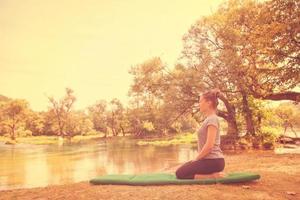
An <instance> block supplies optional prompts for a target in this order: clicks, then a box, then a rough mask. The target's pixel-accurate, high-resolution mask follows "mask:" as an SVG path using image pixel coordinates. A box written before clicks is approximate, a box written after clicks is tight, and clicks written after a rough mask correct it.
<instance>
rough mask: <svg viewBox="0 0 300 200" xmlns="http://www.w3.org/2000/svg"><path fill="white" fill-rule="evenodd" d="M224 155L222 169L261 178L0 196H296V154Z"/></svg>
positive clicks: (73, 187) (83, 186) (299, 178)
mask: <svg viewBox="0 0 300 200" xmlns="http://www.w3.org/2000/svg"><path fill="white" fill-rule="evenodd" d="M225 159H226V167H225V173H226V172H232V171H251V172H257V173H259V174H260V175H261V179H260V180H258V181H254V182H249V183H242V184H231V185H222V184H216V185H164V186H125V185H119V186H118V185H90V184H89V183H88V182H80V183H74V184H68V185H60V186H48V187H44V188H33V189H15V190H5V191H0V199H1V200H2V199H5V200H10V199H13V200H15V199H26V200H27V199H28V200H29V199H30V200H33V199H34V200H38V199H39V200H42V199H43V200H45V199H51V200H52V199H115V200H117V199H120V200H124V199H134V200H140V199H143V200H144V199H164V200H165V199H180V200H186V199H193V200H194V199H210V200H214V199H238V200H246V199H249V200H250V199H251V200H256V199H264V200H269V199H272V200H281V199H300V187H299V186H300V154H285V155H275V154H274V153H272V152H267V151H266V152H263V153H261V152H259V153H258V152H252V153H241V154H238V155H227V156H226V158H225ZM175 168H176V167H175ZM175 168H174V167H173V168H172V169H168V171H172V170H174V169H175ZM288 193H290V194H288Z"/></svg>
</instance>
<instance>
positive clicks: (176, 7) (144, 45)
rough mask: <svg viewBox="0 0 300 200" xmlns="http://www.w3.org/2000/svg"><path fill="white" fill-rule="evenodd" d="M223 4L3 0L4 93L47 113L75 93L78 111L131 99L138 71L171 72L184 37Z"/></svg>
mask: <svg viewBox="0 0 300 200" xmlns="http://www.w3.org/2000/svg"><path fill="white" fill-rule="evenodd" d="M221 2H222V0H210V1H207V0H180V1H176V0H163V1H162V0H147V1H146V0H84V1H82V0H80V1H79V0H43V1H41V0H0V27H1V28H0V44H1V45H0V94H1V95H5V96H7V97H10V98H21V99H26V100H27V101H28V102H29V103H30V107H31V108H32V109H33V110H35V111H42V110H46V109H47V107H48V105H49V102H48V99H47V96H53V97H54V98H56V99H60V98H62V97H63V96H64V94H65V88H66V87H69V88H71V89H73V90H74V95H75V96H76V98H77V101H76V102H75V108H76V109H84V108H86V107H87V106H90V105H93V104H94V103H96V102H97V101H98V100H100V99H105V100H107V101H110V100H111V99H113V98H118V99H120V100H121V102H122V103H124V104H127V102H128V96H127V95H128V90H129V88H130V85H131V84H132V83H133V77H132V75H130V74H129V73H128V71H129V69H130V68H131V67H132V66H135V65H137V64H140V63H142V62H144V61H145V60H147V59H150V58H152V57H154V56H159V57H161V59H162V60H163V62H164V63H166V64H167V65H168V66H170V67H171V68H172V66H174V64H175V63H176V60H177V58H178V57H179V55H180V51H181V50H182V36H183V35H184V34H185V33H186V32H187V31H188V29H189V27H190V26H191V25H192V24H193V23H195V22H196V21H197V19H199V18H200V17H201V16H204V15H209V14H211V13H213V11H214V10H216V9H217V7H218V5H219V4H220V3H221Z"/></svg>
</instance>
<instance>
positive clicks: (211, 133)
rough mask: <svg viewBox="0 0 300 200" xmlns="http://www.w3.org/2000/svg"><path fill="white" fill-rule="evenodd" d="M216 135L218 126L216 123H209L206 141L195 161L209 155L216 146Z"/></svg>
mask: <svg viewBox="0 0 300 200" xmlns="http://www.w3.org/2000/svg"><path fill="white" fill-rule="evenodd" d="M216 135H217V127H216V126H214V125H208V126H207V138H206V142H205V144H204V146H203V148H202V149H201V151H200V153H199V154H198V155H197V157H196V158H195V159H194V160H193V161H197V160H200V159H202V158H203V157H204V156H205V155H207V154H208V153H209V152H210V151H211V149H212V148H213V146H214V142H215V139H216Z"/></svg>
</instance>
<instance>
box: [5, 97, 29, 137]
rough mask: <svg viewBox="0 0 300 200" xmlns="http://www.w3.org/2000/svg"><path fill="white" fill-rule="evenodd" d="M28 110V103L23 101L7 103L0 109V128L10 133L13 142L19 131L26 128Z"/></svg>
mask: <svg viewBox="0 0 300 200" xmlns="http://www.w3.org/2000/svg"><path fill="white" fill-rule="evenodd" d="M28 110H29V107H28V102H27V101H25V100H22V99H16V100H10V101H7V102H6V103H4V104H2V106H1V107H0V112H1V122H0V126H1V127H3V128H4V129H6V130H7V131H8V133H9V135H10V138H11V139H12V140H15V139H16V137H17V129H18V128H21V127H22V126H24V123H25V117H26V114H27V112H28Z"/></svg>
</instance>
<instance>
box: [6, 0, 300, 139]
mask: <svg viewBox="0 0 300 200" xmlns="http://www.w3.org/2000/svg"><path fill="white" fill-rule="evenodd" d="M299 7H300V1H298V0H273V1H264V2H259V3H258V2H257V1H252V0H231V1H227V2H224V3H223V4H222V5H221V6H220V7H219V9H218V10H217V11H216V12H215V13H213V14H211V15H210V16H206V17H202V18H200V19H199V20H197V21H196V22H195V23H194V24H192V25H191V27H190V28H189V30H187V33H186V34H185V35H184V36H183V38H182V40H183V44H184V46H183V49H182V52H181V55H180V57H179V59H178V62H177V63H176V64H175V65H174V66H168V65H167V64H165V63H163V62H162V60H161V59H160V58H159V57H154V58H149V59H148V60H146V61H144V62H143V63H141V64H137V65H135V66H132V67H131V69H130V70H129V73H130V74H132V76H133V83H132V85H131V86H130V89H129V92H128V95H129V97H130V103H129V105H127V106H126V107H125V106H124V105H122V103H121V102H120V101H119V100H118V99H113V100H112V101H110V102H106V101H104V100H99V101H98V102H96V103H95V104H94V105H91V106H90V107H88V108H86V109H85V110H74V109H73V105H74V103H75V102H76V97H75V96H74V93H73V91H72V89H70V88H67V89H66V95H65V96H64V97H63V98H62V99H60V100H56V99H54V98H53V97H48V99H49V109H48V110H47V111H45V112H34V111H32V110H31V109H30V108H29V103H28V102H27V101H26V100H18V99H9V98H7V97H4V96H2V98H1V101H0V104H1V105H0V112H1V114H0V134H2V135H9V136H10V137H11V138H12V139H15V137H17V136H18V135H22V134H23V135H62V136H69V137H72V136H74V135H79V134H81V135H83V134H91V133H93V132H94V133H95V132H102V133H105V134H111V135H126V134H131V135H135V136H143V135H149V134H156V135H164V134H169V133H180V132H184V131H191V130H194V129H195V128H196V127H197V125H198V123H199V122H201V120H202V118H203V116H201V114H200V113H199V109H198V105H197V103H198V95H199V94H201V93H202V92H204V91H206V90H209V89H212V88H219V89H220V90H221V96H220V101H221V105H220V106H219V109H218V115H219V116H220V117H221V118H223V119H224V121H225V122H226V123H227V135H228V136H232V137H238V136H239V135H240V133H241V130H246V131H245V132H246V136H249V137H252V138H253V137H254V138H255V137H259V136H262V135H264V136H268V137H269V136H270V135H272V134H273V132H274V131H276V130H277V129H276V127H281V128H282V130H283V132H284V130H286V129H287V128H291V129H293V128H294V127H296V126H298V127H299V126H300V117H299V116H300V107H299V102H300V93H299V92H297V90H298V91H299V89H300V65H299V64H300V55H299V54H300V35H299V27H300V18H299V16H300V9H299ZM179 42H180V41H179ZM282 100H288V103H283V104H281V105H280V106H279V107H276V108H272V107H269V103H270V102H271V101H282ZM270 137H271V136H270Z"/></svg>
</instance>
